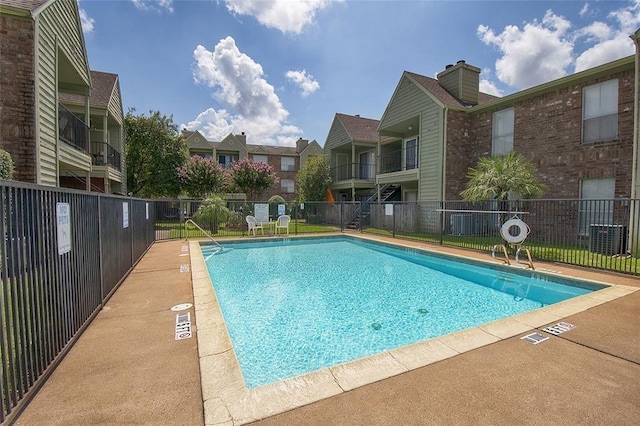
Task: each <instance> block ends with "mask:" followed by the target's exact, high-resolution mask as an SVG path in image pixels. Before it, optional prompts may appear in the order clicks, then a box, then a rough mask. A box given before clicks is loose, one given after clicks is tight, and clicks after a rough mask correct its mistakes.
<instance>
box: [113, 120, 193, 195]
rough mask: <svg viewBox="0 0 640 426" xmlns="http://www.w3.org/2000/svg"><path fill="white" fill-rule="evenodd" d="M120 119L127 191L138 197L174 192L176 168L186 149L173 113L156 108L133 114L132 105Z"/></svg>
mask: <svg viewBox="0 0 640 426" xmlns="http://www.w3.org/2000/svg"><path fill="white" fill-rule="evenodd" d="M124 122H125V132H126V137H127V149H126V153H127V188H128V189H129V192H131V193H132V194H133V195H137V196H142V197H176V196H178V195H179V194H180V179H179V177H178V174H177V173H176V169H177V168H178V167H180V166H182V165H183V164H184V163H185V161H186V160H187V158H188V157H189V150H188V148H187V145H186V142H185V141H184V139H183V138H182V136H180V135H179V134H178V126H177V125H175V124H174V123H173V116H169V117H167V116H166V115H162V114H160V112H159V111H150V112H149V116H146V115H145V114H140V115H135V109H130V110H129V111H128V112H127V115H126V117H125V119H124Z"/></svg>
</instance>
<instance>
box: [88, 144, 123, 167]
mask: <svg viewBox="0 0 640 426" xmlns="http://www.w3.org/2000/svg"><path fill="white" fill-rule="evenodd" d="M91 156H92V157H93V159H92V161H91V163H92V164H93V165H94V166H107V165H108V166H110V167H113V168H114V169H116V170H120V164H121V163H120V152H118V150H116V149H115V148H114V147H112V146H111V145H109V144H108V143H102V142H93V143H92V144H91Z"/></svg>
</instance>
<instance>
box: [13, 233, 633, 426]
mask: <svg viewBox="0 0 640 426" xmlns="http://www.w3.org/2000/svg"><path fill="white" fill-rule="evenodd" d="M418 245H419V244H418ZM186 246H187V243H185V242H182V241H172V242H163V243H157V244H154V246H153V247H152V248H151V249H150V250H149V252H148V253H147V254H146V255H145V256H144V258H143V259H142V260H141V262H140V263H139V264H138V265H137V266H136V268H135V270H134V271H133V273H132V274H131V275H130V276H129V277H128V278H127V279H126V280H125V282H124V283H123V284H122V286H121V287H120V288H119V289H118V291H117V292H116V293H115V294H114V296H113V297H112V298H111V299H110V300H109V301H108V303H107V304H106V306H105V307H104V309H103V310H102V312H100V314H99V315H98V316H97V317H96V319H95V320H94V321H93V323H92V324H91V325H90V326H89V327H88V328H87V330H86V331H85V333H84V334H83V335H82V336H81V338H80V339H79V341H78V342H77V343H76V344H75V346H74V347H73V348H72V349H71V351H70V352H69V354H68V355H67V357H66V358H65V359H64V360H63V361H62V363H61V364H60V366H59V367H58V368H57V369H56V371H55V372H54V373H53V374H52V376H51V377H50V379H49V380H48V382H47V383H46V384H45V385H44V387H43V388H42V389H41V390H40V392H39V393H38V394H37V395H36V396H35V398H34V399H33V401H32V402H31V404H30V405H29V406H28V407H27V408H26V409H25V411H24V413H23V414H22V415H21V416H20V418H19V419H18V421H17V424H21V425H33V424H43V425H44V424H46V425H63V424H64V425H85V424H110V425H111V424H149V425H151V424H153V425H158V424H171V425H202V424H204V416H203V400H202V391H201V384H200V371H199V360H198V350H197V343H196V342H197V340H196V338H195V336H194V337H192V338H189V339H185V340H175V322H176V314H177V313H176V312H174V311H171V309H170V308H171V307H172V306H175V305H178V304H181V303H193V292H192V287H191V274H190V273H188V271H185V272H181V270H182V271H184V266H183V265H188V264H190V262H189V256H188V252H185V251H183V250H184V249H183V247H186ZM432 248H433V247H432ZM436 249H437V250H439V251H451V252H452V253H457V254H462V253H464V254H465V255H472V256H473V257H478V258H482V259H484V260H487V259H488V258H490V256H487V255H486V254H484V253H474V252H463V251H459V250H448V249H441V248H440V247H437V248H436ZM181 267H182V268H181ZM539 267H541V268H542V267H544V268H547V269H553V270H557V271H558V272H562V274H563V275H567V276H579V277H582V278H590V279H593V280H597V281H602V282H609V283H613V284H623V285H627V286H633V287H640V280H639V279H638V278H636V277H628V276H620V275H612V274H604V273H597V272H592V271H588V270H586V269H580V268H568V267H564V266H562V265H556V264H548V265H539ZM181 312H191V315H192V321H193V322H195V320H196V319H195V318H194V314H193V312H194V311H193V308H191V309H190V310H186V311H181ZM639 313H640V292H635V293H633V294H630V295H627V296H624V297H621V298H619V299H616V300H613V301H610V302H606V303H603V304H601V305H599V306H596V307H593V308H591V309H588V310H586V311H584V312H581V313H579V314H575V315H572V316H569V317H566V318H565V319H564V320H565V321H567V322H570V323H572V324H574V325H576V328H574V329H572V330H570V331H568V332H565V333H563V334H561V335H559V336H551V335H549V336H550V338H549V340H547V341H544V342H542V343H540V344H537V345H532V344H530V343H526V342H524V341H522V340H521V339H520V337H521V336H516V337H513V338H509V339H505V340H500V341H498V342H496V343H493V344H490V345H487V346H483V347H481V348H479V349H475V350H472V351H469V352H465V353H463V354H460V355H457V356H455V357H452V358H448V359H445V360H443V361H440V362H437V363H435V364H431V365H429V366H426V367H423V368H419V369H416V370H412V371H409V372H406V373H403V374H399V375H397V376H394V377H391V378H389V379H385V380H381V381H379V382H376V383H373V384H370V385H366V386H363V387H359V388H356V389H353V390H351V391H347V392H344V393H341V394H339V395H336V396H334V397H330V398H327V399H324V400H321V401H318V402H315V403H312V404H309V405H306V406H304V407H301V408H297V409H295V410H292V411H289V412H286V413H283V414H279V415H276V416H273V417H270V418H267V419H264V420H262V421H259V422H256V423H258V424H265V425H283V424H286V425H292V424H305V425H309V424H313V425H327V424H332V425H333V424H339V425H389V424H410V425H411V424H474V425H476V424H491V425H494V424H534V425H537V424H616V425H626V424H628V425H632V424H637V419H639V418H640V316H639ZM541 328H542V327H540V329H541ZM540 329H539V330H540ZM539 330H538V331H539ZM541 333H543V334H544V332H541ZM228 424H231V423H228Z"/></svg>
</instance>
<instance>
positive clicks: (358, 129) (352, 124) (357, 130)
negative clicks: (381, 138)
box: [336, 113, 380, 142]
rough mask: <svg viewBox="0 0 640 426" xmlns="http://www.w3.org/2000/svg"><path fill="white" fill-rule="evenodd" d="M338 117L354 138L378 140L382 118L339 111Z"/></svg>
mask: <svg viewBox="0 0 640 426" xmlns="http://www.w3.org/2000/svg"><path fill="white" fill-rule="evenodd" d="M336 117H337V118H338V120H340V122H341V123H342V126H343V127H344V129H345V130H346V131H347V133H348V134H349V136H350V137H351V139H352V140H354V141H355V140H357V141H370V142H378V124H379V123H380V120H374V119H372V118H364V117H360V116H358V115H347V114H340V113H337V114H336Z"/></svg>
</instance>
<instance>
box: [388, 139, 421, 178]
mask: <svg viewBox="0 0 640 426" xmlns="http://www.w3.org/2000/svg"><path fill="white" fill-rule="evenodd" d="M417 168H418V146H417V145H413V146H407V147H406V148H404V149H399V150H396V151H391V152H386V153H384V154H381V155H380V173H381V174H383V173H393V172H400V171H403V170H414V169H417Z"/></svg>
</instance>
